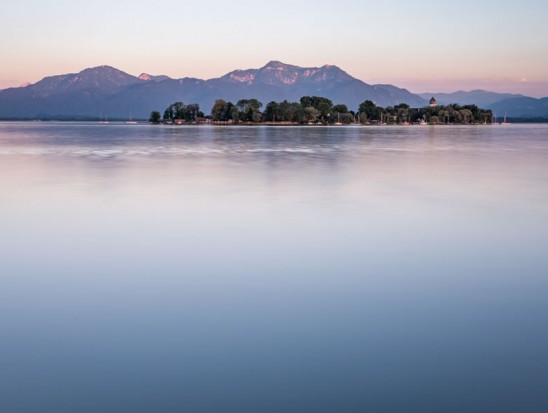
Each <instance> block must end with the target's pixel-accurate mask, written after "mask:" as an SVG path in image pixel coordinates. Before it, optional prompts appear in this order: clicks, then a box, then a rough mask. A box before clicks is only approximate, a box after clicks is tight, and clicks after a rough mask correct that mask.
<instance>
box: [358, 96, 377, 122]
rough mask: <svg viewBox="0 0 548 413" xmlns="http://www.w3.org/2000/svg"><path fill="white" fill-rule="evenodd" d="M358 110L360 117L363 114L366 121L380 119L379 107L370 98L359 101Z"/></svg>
mask: <svg viewBox="0 0 548 413" xmlns="http://www.w3.org/2000/svg"><path fill="white" fill-rule="evenodd" d="M358 112H360V118H361V116H362V115H365V119H366V120H367V121H378V120H380V114H381V108H379V107H378V106H377V105H375V103H373V102H372V101H371V100H365V101H363V102H362V103H360V107H359V109H358ZM360 120H361V119H360Z"/></svg>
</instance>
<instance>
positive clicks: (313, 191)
mask: <svg viewBox="0 0 548 413" xmlns="http://www.w3.org/2000/svg"><path fill="white" fill-rule="evenodd" d="M0 273H1V275H0V411H2V412H6V413H30V412H33V413H34V412H36V413H38V412H40V413H44V412H55V413H65V412H66V413H68V412H71V413H72V412H79V413H87V412H90V413H91V412H155V413H158V412H159V413H164V412H166V413H167V412H200V413H209V412H212V413H213V412H238V413H245V412H253V413H256V412H267V413H269V412H273V413H278V412H290V413H293V412H295V413H297V412H298V413H302V412H315V413H318V412H339V413H341V412H342V413H350V412H352V413H354V412H355V413H363V412H374V413H379V412H380V413H384V412H389V413H400V412H401V413H404V412H405V413H408V412H421V413H425V412H426V413H429V412H432V413H434V412H436V413H439V412H445V413H447V412H449V413H451V412H462V413H474V412H478V413H480V412H481V413H484V412H497V413H503V412H512V413H515V412H520V413H523V412H531V413H533V412H534V413H538V412H544V411H548V391H547V389H548V126H539V125H526V126H514V125H512V126H506V127H504V126H478V127H464V126H463V127H450V126H448V127H443V126H442V127H418V126H417V127H340V128H337V127H331V128H323V127H303V128H298V127H295V128H284V127H280V128H277V127H225V128H223V127H207V126H206V127H163V126H157V127H154V126H148V125H125V124H119V125H117V124H112V123H111V124H108V125H99V124H84V123H83V124H75V123H0Z"/></svg>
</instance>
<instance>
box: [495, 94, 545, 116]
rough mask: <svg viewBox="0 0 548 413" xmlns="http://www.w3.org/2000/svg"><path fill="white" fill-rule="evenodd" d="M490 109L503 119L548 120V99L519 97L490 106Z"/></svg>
mask: <svg viewBox="0 0 548 413" xmlns="http://www.w3.org/2000/svg"><path fill="white" fill-rule="evenodd" d="M489 109H491V110H493V112H494V113H495V114H497V115H498V117H499V118H501V117H502V116H504V115H507V116H508V117H513V118H544V119H548V97H546V98H542V99H535V98H531V97H518V98H512V99H505V100H502V101H500V102H497V103H495V104H493V105H490V107H489Z"/></svg>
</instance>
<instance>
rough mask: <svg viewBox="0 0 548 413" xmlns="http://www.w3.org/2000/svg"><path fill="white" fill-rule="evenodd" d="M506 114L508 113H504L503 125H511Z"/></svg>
mask: <svg viewBox="0 0 548 413" xmlns="http://www.w3.org/2000/svg"><path fill="white" fill-rule="evenodd" d="M506 113H507V112H505V113H504V120H503V121H502V123H501V125H510V122H507V121H506Z"/></svg>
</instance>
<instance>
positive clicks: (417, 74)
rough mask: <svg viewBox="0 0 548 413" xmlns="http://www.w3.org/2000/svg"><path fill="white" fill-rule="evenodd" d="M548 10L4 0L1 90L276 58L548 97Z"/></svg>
mask: <svg viewBox="0 0 548 413" xmlns="http://www.w3.org/2000/svg"><path fill="white" fill-rule="evenodd" d="M546 16H548V2H540V1H538V0H521V1H519V2H516V1H506V0H498V1H492V0H483V1H481V2H478V1H475V0H459V1H453V2H440V1H439V0H413V1H402V0H392V1H391V2H383V1H378V0H377V1H369V0H347V1H344V2H336V1H323V0H320V1H315V2H294V1H286V0H277V1H275V2H266V1H261V2H258V1H238V2H230V1H226V0H225V1H216V0H205V1H196V2H192V3H191V2H185V1H181V0H177V1H173V0H163V1H160V2H150V1H143V0H133V1H125V0H118V1H117V2H113V1H111V0H108V1H105V0H96V1H82V0H70V1H68V0H26V1H15V0H6V1H5V2H3V4H2V7H1V11H0V39H2V41H0V56H2V64H1V65H0V89H3V88H7V87H13V86H19V85H21V84H24V83H26V82H30V83H34V82H36V81H38V80H40V79H42V78H43V77H45V76H51V75H56V74H64V73H75V72H79V71H81V70H83V69H85V68H88V67H94V66H99V65H110V66H114V67H116V68H117V69H120V70H123V71H125V72H127V73H130V74H132V75H137V76H138V75H139V74H141V73H143V72H146V73H149V74H153V75H160V74H164V75H168V76H171V77H174V78H181V77H198V78H202V79H209V78H214V77H219V76H222V75H224V74H225V73H227V72H229V71H232V70H234V69H249V68H259V67H261V66H264V65H265V64H266V63H267V62H268V61H270V60H279V61H282V62H284V63H289V64H294V65H298V66H304V67H316V66H322V65H324V64H332V65H337V66H339V67H340V68H342V69H343V70H345V71H346V72H348V73H349V74H350V75H352V76H354V77H356V78H359V79H361V80H363V81H365V82H367V83H370V84H375V83H391V84H394V85H397V86H400V87H405V88H407V89H409V90H411V91H412V92H416V93H418V92H450V91H456V90H472V89H486V90H492V91H498V92H512V93H523V94H526V95H529V96H535V97H544V96H548V24H546Z"/></svg>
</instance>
